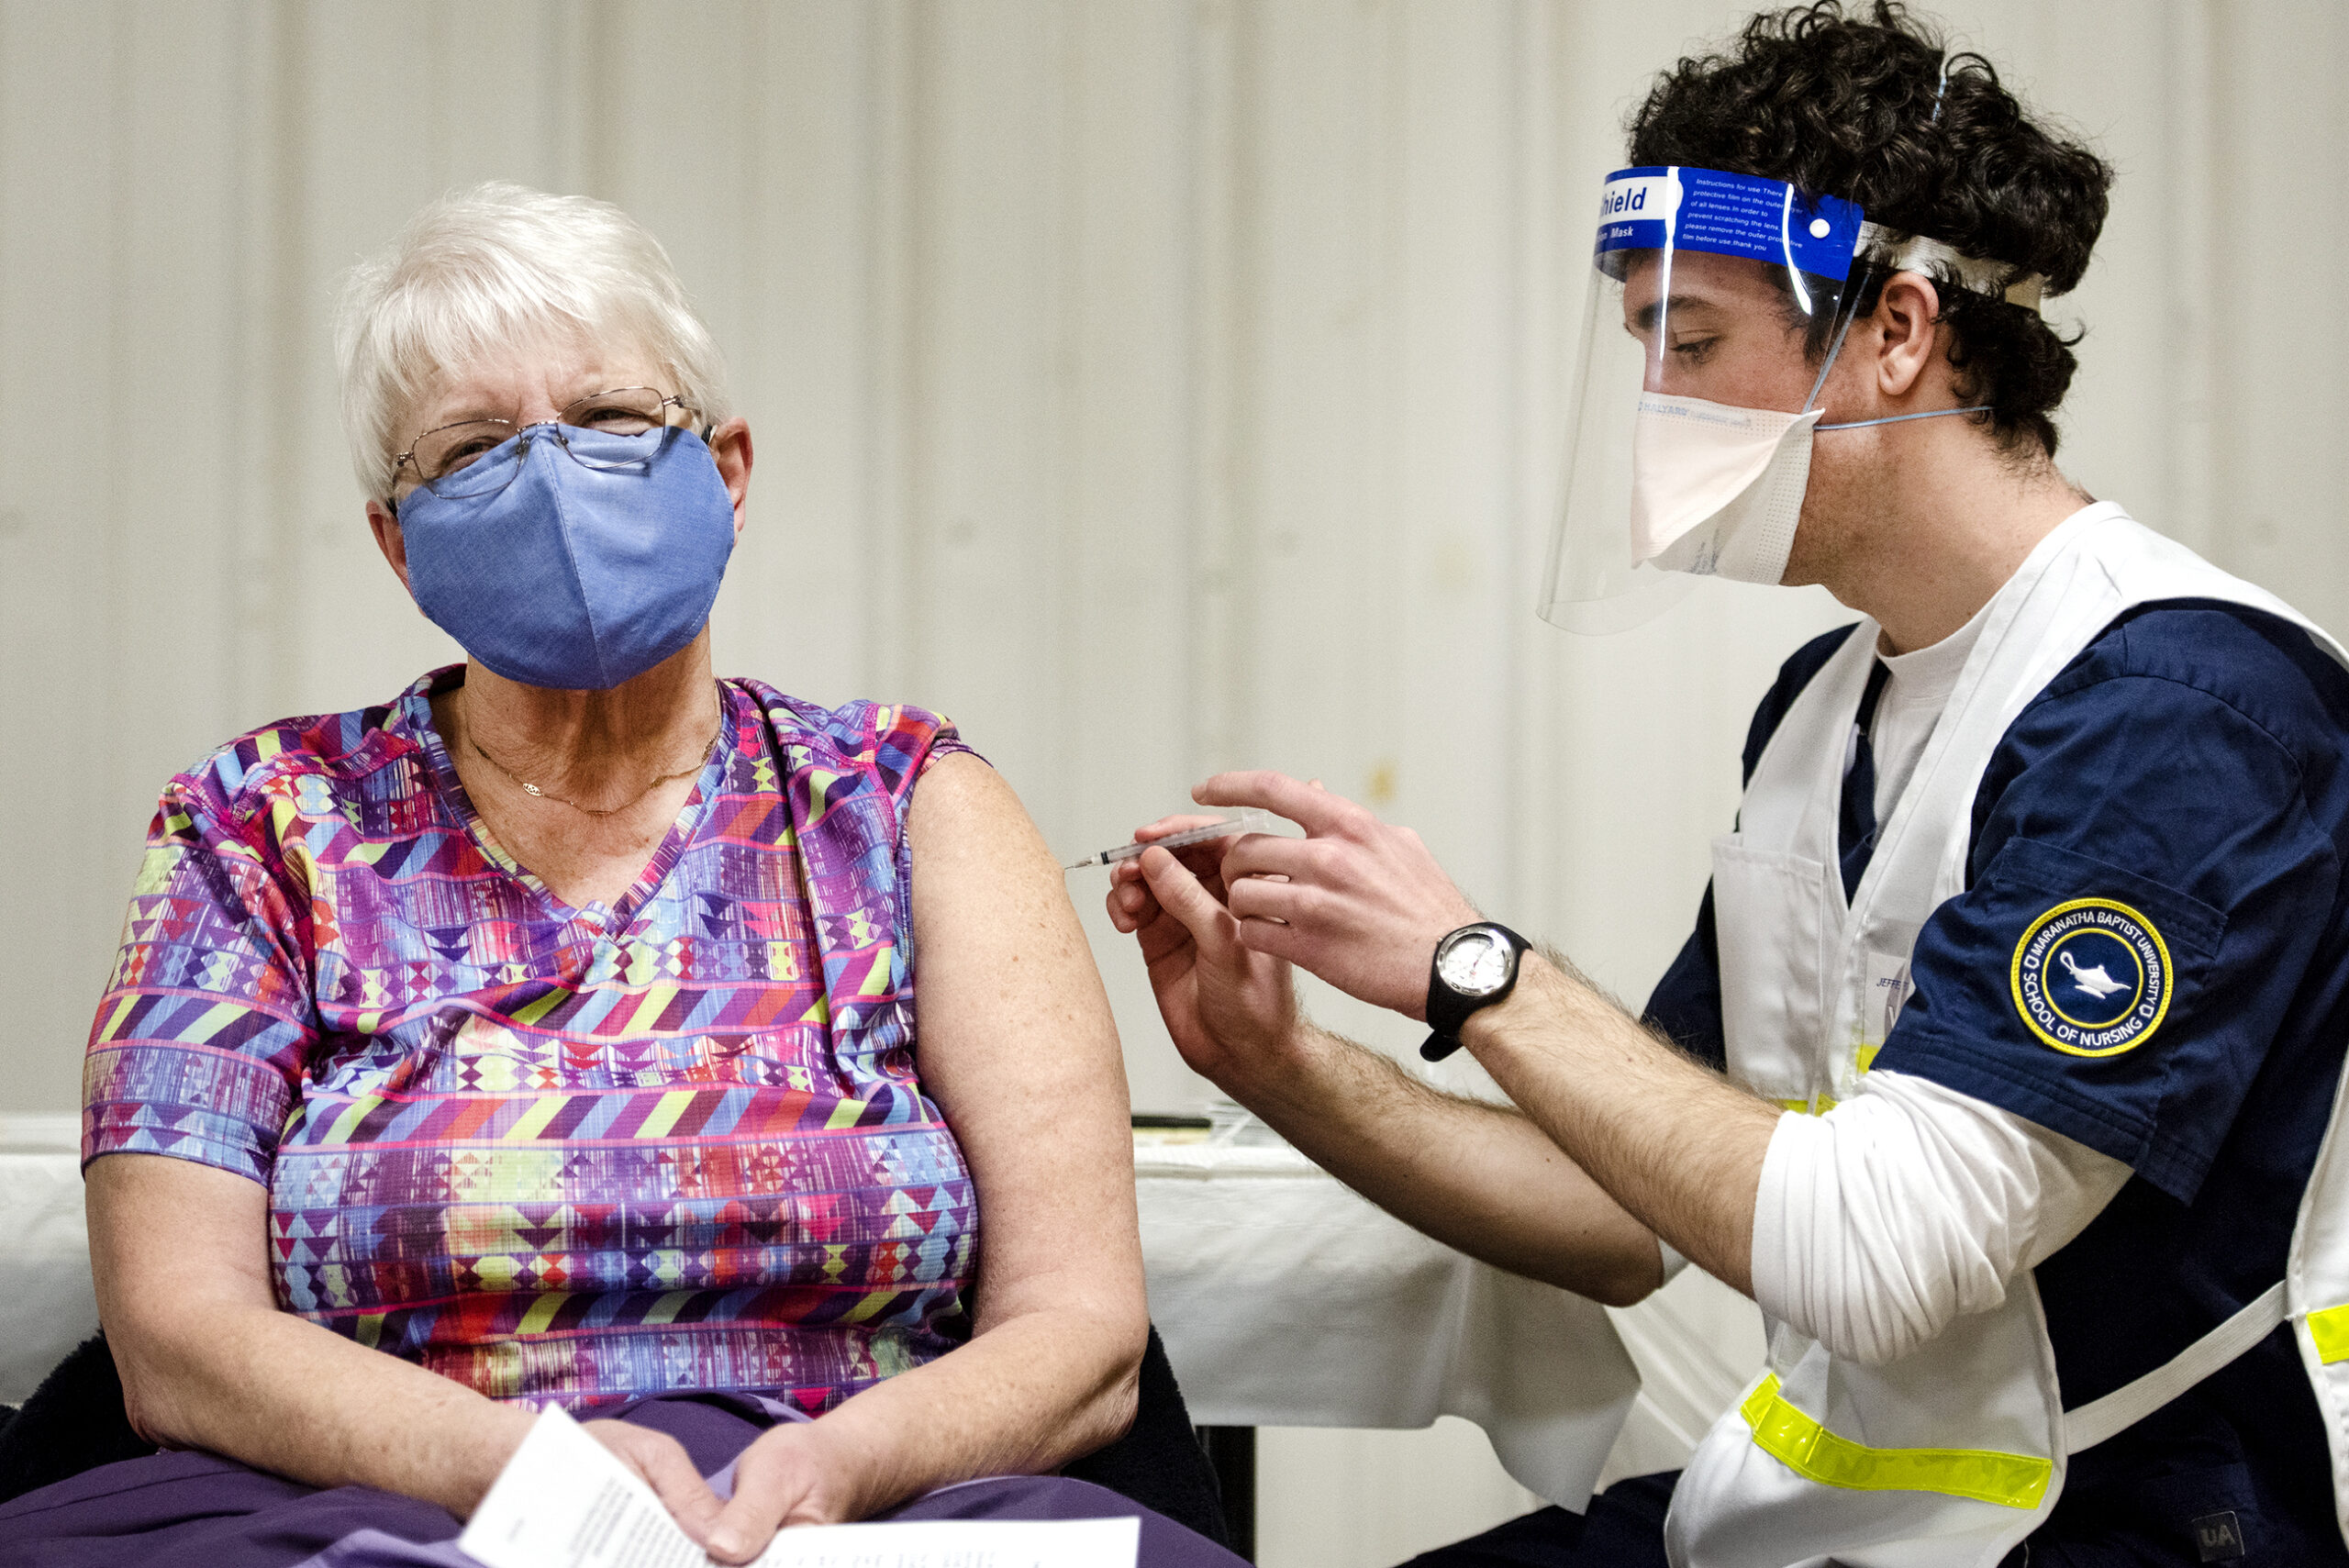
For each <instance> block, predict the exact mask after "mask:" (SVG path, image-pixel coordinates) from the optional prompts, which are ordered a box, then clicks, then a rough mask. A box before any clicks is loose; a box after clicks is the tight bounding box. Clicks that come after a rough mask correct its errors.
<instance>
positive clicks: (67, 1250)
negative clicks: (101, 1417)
mask: <svg viewBox="0 0 2349 1568" xmlns="http://www.w3.org/2000/svg"><path fill="white" fill-rule="evenodd" d="M80 1137H81V1123H80V1118H76V1117H72V1116H53V1117H31V1116H19V1117H0V1403H6V1404H10V1405H14V1404H17V1403H18V1402H19V1401H21V1400H22V1399H23V1398H24V1397H25V1396H26V1395H28V1394H30V1393H31V1392H32V1391H33V1390H34V1389H35V1388H37V1387H39V1385H40V1380H41V1379H42V1378H43V1377H45V1376H46V1375H48V1373H49V1369H50V1368H51V1367H53V1366H55V1365H56V1364H57V1363H58V1362H60V1361H61V1360H63V1359H64V1356H65V1352H66V1351H70V1350H72V1348H73V1347H74V1346H76V1345H78V1344H80V1343H81V1342H82V1341H83V1340H86V1339H88V1338H89V1337H90V1336H91V1335H93V1334H95V1333H96V1332H97V1331H98V1300H97V1297H96V1296H95V1295H93V1294H92V1293H91V1289H90V1241H89V1232H88V1230H87V1229H86V1228H85V1227H84V1225H83V1219H82V1170H81V1159H80V1155H79V1140H80Z"/></svg>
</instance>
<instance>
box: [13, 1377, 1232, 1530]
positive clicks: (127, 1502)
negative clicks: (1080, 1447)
mask: <svg viewBox="0 0 2349 1568" xmlns="http://www.w3.org/2000/svg"><path fill="white" fill-rule="evenodd" d="M761 1403H762V1402H761V1401H756V1400H752V1399H747V1398H743V1397H741V1396H734V1395H722V1394H711V1395H687V1396H664V1397H662V1398H658V1399H651V1400H647V1401H645V1402H644V1403H642V1404H640V1405H637V1406H634V1407H630V1408H629V1409H627V1410H625V1411H623V1412H621V1413H620V1417H619V1418H620V1419H622V1420H625V1421H630V1422H634V1423H635V1424H636V1425H638V1426H643V1427H651V1428H652V1429H655V1430H657V1431H663V1432H666V1433H668V1434H669V1435H670V1436H671V1437H674V1438H675V1439H676V1440H678V1441H679V1442H681V1443H683V1444H685V1451H686V1452H687V1453H689V1454H691V1455H693V1459H694V1463H695V1465H696V1467H697V1468H699V1469H700V1471H701V1472H702V1473H704V1474H705V1475H714V1474H716V1473H718V1472H719V1471H721V1470H723V1469H725V1468H726V1467H727V1466H728V1465H729V1464H731V1463H732V1462H733V1460H734V1457H735V1455H737V1454H739V1453H740V1452H741V1451H742V1450H743V1449H745V1448H747V1447H748V1446H750V1443H751V1440H752V1439H753V1438H755V1437H757V1436H758V1435H759V1434H760V1433H761V1432H762V1431H763V1430H765V1429H767V1428H768V1427H769V1426H772V1425H773V1424H774V1422H773V1420H772V1418H770V1417H769V1416H768V1415H766V1414H765V1412H764V1411H763V1410H761V1409H760V1405H761ZM880 1517H881V1518H891V1519H1090V1518H1140V1519H1141V1558H1140V1562H1139V1568H1245V1565H1244V1563H1243V1562H1242V1560H1241V1559H1240V1558H1238V1557H1235V1556H1233V1555H1232V1554H1231V1553H1230V1552H1229V1551H1225V1550H1224V1549H1223V1548H1221V1547H1219V1546H1218V1545H1216V1544H1215V1543H1214V1542H1212V1541H1210V1540H1207V1539H1206V1538H1205V1537H1204V1536H1200V1535H1197V1534H1194V1533H1193V1532H1192V1531H1190V1530H1187V1529H1184V1528H1183V1527H1182V1526H1181V1525H1178V1524H1176V1523H1175V1522H1174V1521H1173V1520H1171V1519H1168V1518H1162V1517H1161V1516H1159V1515H1157V1514H1154V1513H1152V1512H1151V1511H1150V1510H1149V1509H1148V1508H1145V1507H1141V1505H1140V1504H1137V1503H1133V1502H1130V1501H1128V1500H1127V1499H1126V1498H1124V1497H1121V1496H1119V1495H1118V1494H1117V1493H1115V1492H1111V1491H1108V1490H1107V1489H1105V1488H1103V1487H1099V1486H1096V1485H1092V1484H1090V1483H1089V1482H1084V1481H1071V1480H1067V1479H1065V1478H1063V1477H1061V1476H1052V1475H1010V1476H1002V1477H998V1478H996V1479H994V1480H988V1481H974V1482H967V1483H965V1484H963V1485H959V1486H949V1487H945V1488H943V1489H942V1490H940V1491H937V1492H932V1493H930V1495H929V1496H922V1497H917V1498H915V1499H914V1500H913V1501H912V1502H910V1503H907V1504H906V1505H905V1506H903V1507H899V1508H896V1509H893V1510H891V1511H890V1512H889V1513H886V1514H884V1515H882V1516H880ZM460 1528H461V1527H460V1526H459V1525H458V1523H457V1520H456V1519H455V1518H453V1517H451V1515H450V1514H449V1512H448V1511H447V1510H446V1509H444V1508H440V1507H435V1506H434V1505H433V1504H430V1503H425V1502H419V1501H417V1499H416V1498H413V1497H403V1496H398V1495H397V1494H395V1493H391V1492H379V1491H377V1490H376V1489H375V1488H373V1487H372V1486H337V1487H334V1488H331V1489H329V1490H327V1491H320V1490H318V1489H317V1488H316V1487H311V1486H305V1485H301V1484H300V1483H298V1482H294V1481H287V1480H285V1479H284V1478H283V1477H281V1476H276V1475H271V1474H267V1473H263V1472H262V1471H258V1470H250V1469H248V1468H247V1467H245V1466H244V1465H241V1464H239V1463H237V1462H235V1461H233V1460H227V1459H221V1458H218V1457H217V1456H216V1455H213V1454H207V1453H159V1454H156V1455H154V1456H152V1457H151V1458H147V1459H131V1460H125V1461H123V1462H121V1463H119V1464H106V1465H100V1466H99V1467H98V1468H97V1469H95V1470H91V1471H85V1472H84V1473H82V1474H80V1475H76V1476H74V1477H72V1479H71V1480H67V1481H61V1482H59V1483H58V1484H57V1485H54V1486H44V1487H42V1488H41V1489H40V1490H39V1491H38V1492H28V1493H27V1494H26V1495H25V1496H21V1497H18V1498H17V1499H16V1500H15V1501H14V1502H11V1503H8V1504H6V1506H0V1568H19V1565H22V1568H102V1565H103V1568H145V1565H150V1564H151V1565H153V1568H163V1565H165V1564H174V1565H176V1564H181V1563H196V1562H200V1563H203V1564H205V1565H206V1568H295V1565H296V1564H306V1563H311V1562H314V1561H316V1562H317V1563H318V1565H319V1568H425V1565H428V1564H435V1565H437V1564H445V1565H448V1568H462V1565H463V1564H466V1563H470V1562H473V1559H472V1558H470V1557H467V1556H465V1555H464V1554H463V1553H462V1552H460V1551H457V1549H456V1545H455V1541H456V1537H457V1533H458V1530H459V1529H460ZM362 1532H363V1533H362ZM353 1537H356V1538H357V1539H355V1540H354V1539H350V1538H353Z"/></svg>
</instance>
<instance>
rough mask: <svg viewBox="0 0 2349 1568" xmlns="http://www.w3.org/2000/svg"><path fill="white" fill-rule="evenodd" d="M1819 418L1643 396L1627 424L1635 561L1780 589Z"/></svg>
mask: <svg viewBox="0 0 2349 1568" xmlns="http://www.w3.org/2000/svg"><path fill="white" fill-rule="evenodd" d="M1819 417H1820V410H1818V409H1816V408H1813V409H1811V410H1809V412H1808V413H1803V414H1782V413H1778V412H1776V410H1773V409H1768V408H1736V407H1732V406H1730V405H1728V404H1726V403H1708V402H1706V401H1705V400H1704V399H1703V398H1701V397H1673V396H1670V395H1666V394H1664V393H1660V392H1649V393H1642V394H1641V395H1640V406H1639V411H1638V413H1637V414H1636V415H1634V416H1633V418H1632V425H1631V563H1632V564H1633V565H1634V566H1640V565H1653V566H1654V567H1656V568H1658V569H1660V570H1662V571H1665V572H1685V573H1688V574H1689V575H1691V576H1695V577H1727V578H1731V579H1732V580H1733V581H1736V582H1740V583H1761V584H1776V583H1777V582H1779V581H1780V580H1781V579H1782V578H1784V577H1785V576H1786V574H1787V557H1788V556H1789V555H1791V554H1792V553H1793V552H1794V548H1795V528H1796V526H1797V524H1798V523H1799V522H1800V521H1801V520H1802V497H1803V491H1804V489H1805V488H1806V487H1807V486H1808V485H1809V482H1810V432H1811V429H1812V428H1813V427H1814V426H1816V425H1817V424H1818V423H1819Z"/></svg>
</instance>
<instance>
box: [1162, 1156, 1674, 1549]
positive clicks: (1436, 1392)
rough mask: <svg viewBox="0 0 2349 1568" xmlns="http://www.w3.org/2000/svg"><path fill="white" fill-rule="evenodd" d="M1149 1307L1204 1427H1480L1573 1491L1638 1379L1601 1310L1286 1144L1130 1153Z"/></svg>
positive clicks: (1585, 1492)
mask: <svg viewBox="0 0 2349 1568" xmlns="http://www.w3.org/2000/svg"><path fill="white" fill-rule="evenodd" d="M1134 1161H1135V1177H1136V1186H1137V1192H1138V1193H1139V1195H1140V1197H1141V1244H1142V1257H1143V1260H1144V1262H1145V1263H1146V1265H1147V1267H1148V1270H1149V1274H1150V1311H1151V1318H1152V1320H1153V1321H1154V1322H1155V1323H1156V1324H1157V1325H1158V1330H1159V1333H1160V1334H1161V1335H1162V1336H1163V1338H1164V1339H1165V1340H1166V1351H1167V1356H1168V1358H1169V1359H1170V1360H1171V1361H1173V1362H1174V1363H1175V1376H1176V1377H1177V1378H1178V1379H1180V1380H1181V1382H1182V1385H1183V1395H1184V1398H1185V1400H1186V1402H1187V1403H1188V1404H1189V1406H1190V1409H1191V1418H1192V1419H1193V1420H1195V1421H1197V1422H1198V1423H1199V1424H1201V1425H1202V1426H1281V1427H1424V1426H1426V1425H1428V1424H1429V1423H1430V1422H1431V1421H1433V1420H1434V1419H1435V1418H1437V1417H1438V1416H1444V1415H1451V1416H1460V1417H1464V1418H1466V1419H1468V1420H1471V1421H1474V1422H1475V1423H1476V1424H1477V1425H1478V1426H1480V1427H1482V1428H1484V1429H1485V1431H1486V1435H1487V1436H1489V1437H1490V1438H1491V1440H1492V1443H1493V1451H1494V1452H1495V1453H1496V1454H1497V1456H1498V1457H1499V1459H1500V1462H1501V1465H1502V1467H1503V1468H1504V1469H1506V1470H1507V1471H1508V1473H1509V1474H1510V1475H1512V1476H1514V1477H1515V1478H1516V1479H1517V1481H1518V1482H1519V1484H1520V1485H1523V1486H1525V1487H1526V1488H1527V1489H1528V1490H1530V1491H1532V1492H1534V1493H1537V1494H1538V1495H1540V1496H1543V1497H1546V1498H1548V1499H1550V1500H1551V1501H1552V1502H1554V1503H1558V1504H1561V1505H1563V1506H1564V1507H1571V1508H1577V1509H1578V1508H1580V1507H1582V1506H1583V1505H1584V1503H1585V1502H1586V1500H1587V1499H1588V1498H1589V1496H1590V1491H1591V1485H1592V1483H1593V1482H1595V1481H1596V1480H1597V1479H1598V1474H1599V1471H1600V1468H1601V1467H1602V1466H1603V1465H1604V1464H1605V1463H1606V1462H1607V1455H1608V1451H1609V1449H1610V1448H1612V1447H1613V1446H1614V1442H1615V1438H1616V1434H1617V1432H1618V1431H1619V1430H1620V1429H1621V1428H1622V1425H1623V1422H1624V1418H1625V1417H1626V1416H1627V1415H1628V1414H1629V1413H1630V1411H1631V1404H1632V1400H1633V1398H1634V1397H1635V1396H1637V1395H1638V1393H1639V1388H1640V1377H1639V1373H1638V1371H1637V1370H1636V1369H1635V1368H1634V1367H1633V1365H1632V1362H1631V1356H1630V1355H1629V1354H1628V1353H1627V1352H1626V1351H1625V1350H1624V1348H1623V1344H1622V1341H1621V1340H1620V1339H1618V1338H1617V1336H1616V1332H1615V1329H1614V1326H1613V1325H1612V1324H1611V1323H1610V1322H1609V1318H1608V1315H1607V1313H1606V1311H1605V1310H1604V1309H1603V1308H1601V1307H1598V1306H1596V1305H1594V1304H1592V1303H1591V1302H1588V1301H1586V1300H1584V1299H1583V1298H1582V1297H1580V1296H1570V1295H1568V1294H1567V1293H1566V1292H1564V1291H1562V1290H1558V1289H1555V1288H1553V1287H1552V1286H1549V1285H1542V1284H1534V1283H1533V1282H1532V1281H1531V1280H1527V1279H1520V1278H1519V1277H1518V1276H1516V1275H1514V1274H1508V1273H1501V1272H1500V1271H1499V1270H1497V1269H1493V1268H1488V1267H1486V1265H1485V1264H1482V1263H1478V1262H1473V1261H1471V1260H1470V1259H1468V1258H1466V1257H1464V1256H1463V1255H1462V1254H1460V1253H1458V1252H1455V1251H1453V1250H1452V1249H1450V1248H1449V1247H1445V1246H1442V1245H1441V1244H1439V1243H1437V1242H1435V1241H1431V1240H1428V1239H1427V1238H1426V1237H1424V1236H1422V1235H1420V1234H1419V1232H1418V1231H1416V1230H1413V1229H1410V1228H1409V1227H1408V1226H1407V1225H1405V1224H1403V1223H1402V1222H1401V1221H1400V1220H1397V1219H1395V1218H1392V1217H1390V1216H1388V1215H1386V1214H1385V1213H1383V1212H1382V1211H1380V1210H1379V1209H1377V1208H1375V1207H1373V1206H1372V1205H1370V1204H1369V1203H1367V1202H1366V1201H1364V1199H1363V1198H1361V1197H1359V1196H1357V1195H1355V1194H1354V1193H1353V1192H1352V1191H1350V1190H1348V1189H1347V1188H1346V1187H1344V1186H1343V1185H1341V1184H1340V1183H1338V1182H1337V1181H1336V1180H1335V1179H1334V1178H1332V1177H1330V1176H1329V1175H1326V1174H1324V1173H1322V1172H1321V1171H1319V1169H1317V1168H1316V1167H1315V1166H1314V1165H1313V1164H1311V1163H1310V1162H1308V1161H1307V1160H1306V1158H1305V1157H1304V1156H1303V1155H1301V1154H1298V1153H1297V1152H1296V1151H1293V1150H1290V1149H1287V1148H1231V1147H1217V1146H1209V1145H1201V1144H1190V1145H1175V1146H1171V1147H1160V1148H1149V1147H1144V1148H1140V1149H1137V1150H1136V1151H1134Z"/></svg>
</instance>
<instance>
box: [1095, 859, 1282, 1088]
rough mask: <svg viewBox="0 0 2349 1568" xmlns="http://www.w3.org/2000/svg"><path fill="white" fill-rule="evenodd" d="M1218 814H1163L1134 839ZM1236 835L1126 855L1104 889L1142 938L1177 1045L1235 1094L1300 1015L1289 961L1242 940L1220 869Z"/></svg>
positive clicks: (1118, 919)
mask: <svg viewBox="0 0 2349 1568" xmlns="http://www.w3.org/2000/svg"><path fill="white" fill-rule="evenodd" d="M1216 820H1218V818H1216V817H1162V818H1160V819H1159V820H1158V821H1156V822H1153V823H1152V824H1150V825H1149V826H1148V827H1146V828H1139V829H1137V830H1136V832H1135V834H1134V837H1135V838H1137V839H1142V840H1150V839H1159V838H1163V837H1165V836H1166V835H1167V834H1169V833H1175V832H1180V831H1182V830H1183V829H1184V828H1197V827H1202V826H1205V825H1206V824H1208V823H1209V822H1213V821H1216ZM1256 836H1257V835H1246V836H1243V837H1242V838H1241V839H1240V840H1237V841H1236V842H1237V843H1245V842H1246V841H1247V840H1248V838H1252V837H1256ZM1236 842H1235V840H1230V839H1210V840H1208V841H1206V842H1205V843H1200V844H1193V845H1189V846H1187V847H1186V848H1184V849H1182V850H1179V851H1166V850H1148V851H1143V853H1142V855H1141V858H1140V859H1138V860H1130V861H1120V862H1118V863H1117V864H1115V865H1113V866H1111V867H1110V868H1109V896H1108V908H1109V920H1110V923H1111V924H1112V925H1114V926H1116V927H1117V928H1118V929H1119V930H1121V931H1125V932H1129V933H1131V934H1133V935H1135V936H1138V937H1139V938H1140V939H1141V954H1142V962H1144V963H1145V964H1147V965H1148V966H1149V969H1150V984H1151V989H1152V991H1153V992H1155V993H1156V995H1157V997H1158V1011H1159V1014H1160V1016H1161V1017H1162V1018H1164V1019H1165V1021H1166V1032H1167V1033H1168V1034H1169V1035H1171V1036H1173V1037H1174V1040H1175V1050H1176V1051H1180V1052H1181V1053H1182V1057H1183V1060H1184V1061H1185V1062H1186V1063H1188V1064H1189V1066H1190V1068H1191V1070H1192V1071H1193V1072H1195V1073H1204V1074H1205V1075H1206V1076H1208V1078H1211V1079H1213V1080H1214V1081H1215V1082H1216V1083H1217V1084H1220V1085H1221V1086H1222V1087H1223V1088H1225V1089H1227V1090H1229V1091H1230V1092H1232V1093H1233V1094H1235V1095H1237V1094H1239V1093H1240V1091H1241V1087H1242V1086H1243V1085H1244V1084H1245V1083H1246V1081H1247V1079H1248V1077H1249V1076H1250V1074H1251V1073H1252V1072H1256V1071H1262V1070H1265V1069H1268V1068H1271V1067H1273V1066H1274V1064H1275V1059H1276V1058H1277V1056H1278V1055H1279V1053H1280V1051H1282V1049H1283V1048H1284V1047H1285V1046H1286V1045H1287V1044H1289V1043H1290V1040H1291V1035H1292V1031H1293V1030H1294V1029H1295V1028H1296V1025H1297V995H1296V992H1295V990H1294V988H1293V987H1292V985H1291V984H1290V978H1289V967H1288V965H1287V964H1286V963H1284V962H1281V961H1280V960H1278V959H1275V958H1268V957H1266V956H1265V955H1264V954H1263V953H1260V952H1255V951H1251V950H1250V949H1249V948H1248V947H1247V946H1246V945H1244V944H1243V943H1242V942H1241V940H1240V937H1239V926H1238V923H1237V922H1236V921H1235V920H1234V919H1233V918H1232V917H1231V915H1230V912H1229V911H1228V910H1226V909H1225V908H1224V906H1223V898H1224V883H1223V874H1222V870H1221V867H1222V865H1223V863H1224V862H1225V861H1226V859H1227V858H1228V857H1229V856H1230V852H1231V851H1232V850H1233V849H1234V848H1235V847H1236Z"/></svg>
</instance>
